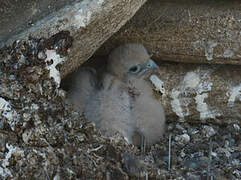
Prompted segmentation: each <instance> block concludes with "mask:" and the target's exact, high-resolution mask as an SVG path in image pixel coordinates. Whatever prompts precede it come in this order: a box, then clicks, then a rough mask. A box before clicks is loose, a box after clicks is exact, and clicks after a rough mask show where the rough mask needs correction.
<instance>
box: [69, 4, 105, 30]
mask: <svg viewBox="0 0 241 180" xmlns="http://www.w3.org/2000/svg"><path fill="white" fill-rule="evenodd" d="M103 2H104V0H97V1H89V0H83V1H82V2H81V4H80V5H78V6H79V7H81V8H80V9H78V11H77V12H76V13H75V14H74V16H73V18H72V19H71V21H72V24H73V25H74V26H75V27H76V28H78V29H79V28H80V27H86V26H87V25H88V24H89V23H90V20H91V16H92V14H93V13H94V12H95V11H96V10H97V9H100V8H101V5H102V4H103Z"/></svg>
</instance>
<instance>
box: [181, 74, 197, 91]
mask: <svg viewBox="0 0 241 180" xmlns="http://www.w3.org/2000/svg"><path fill="white" fill-rule="evenodd" d="M199 82H200V77H199V75H198V74H197V73H195V72H188V73H187V74H186V75H185V77H184V86H185V89H186V88H192V89H195V88H196V87H197V86H198V84H199Z"/></svg>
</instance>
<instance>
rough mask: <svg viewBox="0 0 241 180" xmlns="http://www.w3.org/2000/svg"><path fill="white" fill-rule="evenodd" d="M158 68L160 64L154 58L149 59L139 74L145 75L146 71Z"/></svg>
mask: <svg viewBox="0 0 241 180" xmlns="http://www.w3.org/2000/svg"><path fill="white" fill-rule="evenodd" d="M156 69H159V67H158V65H157V64H156V63H155V62H154V61H153V60H152V59H148V60H147V62H146V63H145V64H143V66H142V70H141V72H140V73H139V75H143V74H145V73H146V72H149V71H152V70H156Z"/></svg>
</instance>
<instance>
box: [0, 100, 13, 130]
mask: <svg viewBox="0 0 241 180" xmlns="http://www.w3.org/2000/svg"><path fill="white" fill-rule="evenodd" d="M0 114H1V115H2V116H3V117H5V118H7V120H8V123H9V125H10V127H11V129H12V130H14V129H15V125H16V120H17V112H16V111H15V110H14V109H13V108H12V106H11V105H10V103H9V102H7V101H6V100H5V99H3V98H1V97H0Z"/></svg>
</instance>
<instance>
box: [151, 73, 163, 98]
mask: <svg viewBox="0 0 241 180" xmlns="http://www.w3.org/2000/svg"><path fill="white" fill-rule="evenodd" d="M150 81H151V82H152V84H153V85H154V86H155V90H156V91H158V92H161V93H162V95H163V96H165V95H166V90H165V88H164V83H163V81H162V80H160V79H159V77H158V76H157V75H155V74H153V75H151V76H150Z"/></svg>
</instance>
